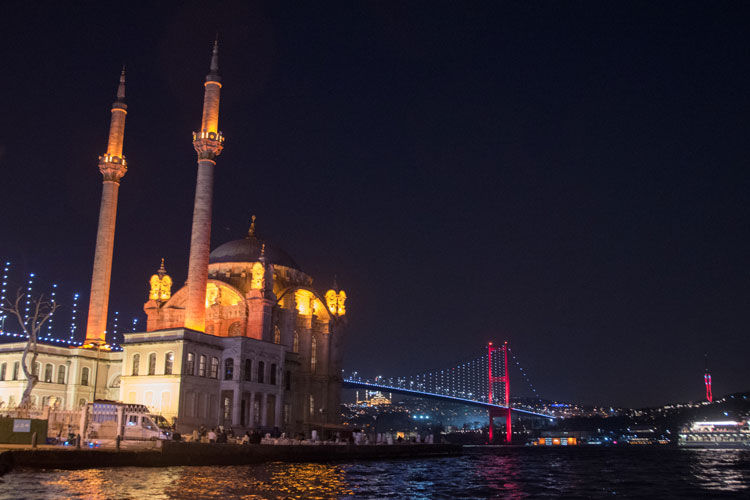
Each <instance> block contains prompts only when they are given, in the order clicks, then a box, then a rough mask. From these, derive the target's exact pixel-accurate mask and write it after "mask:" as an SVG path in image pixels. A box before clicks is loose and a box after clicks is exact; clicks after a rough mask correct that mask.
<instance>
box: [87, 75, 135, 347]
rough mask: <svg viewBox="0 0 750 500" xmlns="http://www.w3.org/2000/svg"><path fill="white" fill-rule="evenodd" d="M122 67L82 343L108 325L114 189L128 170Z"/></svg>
mask: <svg viewBox="0 0 750 500" xmlns="http://www.w3.org/2000/svg"><path fill="white" fill-rule="evenodd" d="M127 109H128V106H127V105H126V104H125V68H124V67H123V68H122V74H121V75H120V85H119V87H118V88H117V100H116V101H115V102H114V103H113V104H112V120H111V121H110V124H109V142H108V143H107V152H106V153H105V154H104V155H102V156H100V157H99V171H100V172H101V173H102V177H103V182H104V184H103V186H102V204H101V207H100V208H99V228H98V229H97V232H96V250H95V252H94V270H93V272H92V273H91V295H90V297H89V315H88V322H87V324H86V342H85V343H84V345H89V346H91V345H101V344H104V343H105V338H104V336H105V330H106V328H107V308H108V306H109V284H110V278H111V276H112V253H113V251H114V243H115V218H116V216H117V192H118V190H119V189H120V179H122V177H123V176H124V175H125V172H127V171H128V167H127V163H126V162H125V156H124V155H123V154H122V142H123V138H124V135H125V115H127V114H128V111H127Z"/></svg>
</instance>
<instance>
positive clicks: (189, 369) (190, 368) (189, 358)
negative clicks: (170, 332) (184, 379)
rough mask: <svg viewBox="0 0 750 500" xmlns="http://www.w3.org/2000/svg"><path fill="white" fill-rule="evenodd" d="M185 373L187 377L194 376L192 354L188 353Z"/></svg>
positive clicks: (193, 357) (193, 358) (193, 356)
mask: <svg viewBox="0 0 750 500" xmlns="http://www.w3.org/2000/svg"><path fill="white" fill-rule="evenodd" d="M185 373H186V374H188V375H195V354H193V353H192V352H189V353H188V356H187V365H186V366H185Z"/></svg>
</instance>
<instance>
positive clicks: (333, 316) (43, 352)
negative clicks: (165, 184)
mask: <svg viewBox="0 0 750 500" xmlns="http://www.w3.org/2000/svg"><path fill="white" fill-rule="evenodd" d="M221 87H222V83H221V77H220V76H219V65H218V43H215V44H214V47H213V54H212V58H211V65H210V72H209V74H208V75H207V76H206V81H205V83H204V100H203V116H202V120H201V129H200V131H199V132H195V133H193V146H194V148H195V151H196V153H197V155H198V176H197V183H196V191H195V205H194V211H193V225H192V234H191V240H190V259H189V266H188V279H187V284H186V285H185V286H184V287H183V288H180V289H179V290H176V291H175V292H174V293H172V279H171V277H170V276H169V275H168V274H167V272H166V269H165V266H164V260H162V263H161V266H160V268H159V270H158V271H157V272H156V274H154V275H153V276H152V277H151V279H150V281H149V284H150V291H149V295H148V301H147V302H146V303H145V305H144V311H145V313H146V316H147V318H148V319H147V327H146V331H145V332H136V333H127V334H125V336H124V337H125V338H124V342H123V344H122V347H123V350H122V351H115V350H111V348H110V347H109V345H108V344H107V343H106V340H105V334H106V332H105V328H106V321H107V311H108V305H109V291H110V276H111V269H112V264H113V262H112V257H113V248H114V233H115V220H116V212H117V195H118V190H119V186H120V180H121V179H122V177H123V176H124V175H125V173H126V172H127V162H126V160H125V156H124V155H123V152H122V151H123V139H124V131H125V118H126V116H127V105H126V104H125V73H124V70H123V73H122V75H121V77H120V84H119V87H118V92H117V100H116V101H115V102H114V104H113V105H112V117H111V123H110V132H109V141H108V144H107V152H106V153H105V154H104V155H102V156H101V157H99V170H100V172H101V173H102V176H103V188H102V201H101V207H100V212H99V226H98V230H97V239H96V250H95V256H94V266H93V272H92V281H91V295H90V303H89V314H88V320H87V328H86V340H85V342H84V345H82V346H80V347H74V348H68V347H60V346H55V345H48V344H39V345H38V352H39V354H38V358H37V362H36V364H35V366H34V367H33V372H34V373H35V374H36V375H37V376H38V377H39V382H38V383H37V385H36V387H35V388H34V391H33V393H32V403H33V404H34V405H35V406H37V407H45V406H50V407H56V408H61V409H68V410H72V409H75V408H78V407H80V406H81V405H84V404H86V403H89V402H92V401H94V400H95V399H96V400H98V399H109V400H116V401H122V402H124V403H134V404H143V405H146V406H147V407H149V408H150V409H151V411H153V412H154V413H158V414H161V415H163V416H165V417H166V418H167V419H169V420H172V419H176V423H177V430H178V431H181V432H186V431H191V430H192V429H194V428H196V427H198V426H200V425H205V426H206V427H214V426H216V425H219V424H223V425H227V426H232V427H233V428H234V429H235V430H242V429H250V428H265V429H271V428H274V427H276V428H278V429H279V430H280V431H282V432H287V433H288V434H291V433H297V432H309V431H310V430H312V429H325V428H336V426H337V424H338V422H339V416H340V411H339V407H340V397H341V396H340V394H341V364H342V354H343V352H342V347H343V337H344V335H345V326H346V320H345V314H346V306H345V301H346V293H345V292H344V291H343V290H339V289H338V286H337V285H336V284H335V283H334V285H333V288H331V289H329V290H327V291H326V292H323V291H322V290H318V289H316V288H315V287H314V286H313V278H312V277H311V276H309V275H308V274H306V273H305V272H304V271H302V270H301V268H300V266H299V265H298V264H297V263H296V262H295V261H294V259H292V258H291V257H290V256H289V255H288V254H287V253H286V252H285V251H284V250H282V249H281V248H278V247H277V246H274V245H273V244H272V243H271V242H268V241H265V240H264V239H262V238H260V237H259V236H258V234H257V233H256V220H255V217H254V216H253V217H252V221H251V224H250V227H249V231H248V233H247V235H245V236H244V237H243V238H240V239H238V240H235V241H230V242H227V243H224V244H222V245H220V246H218V247H216V248H215V249H214V250H213V251H211V250H210V235H211V211H212V204H213V171H214V167H215V165H216V161H217V157H218V156H219V155H220V153H221V151H222V149H223V147H224V137H223V135H222V133H221V132H220V131H219V128H218V123H219V101H220V92H221ZM25 345H26V343H25V342H19V343H12V344H4V345H0V405H1V406H0V408H5V407H13V406H15V405H17V404H18V403H19V402H20V399H21V395H22V393H23V390H24V388H25V386H26V380H25V377H24V375H23V371H22V370H20V369H19V366H20V361H21V355H22V352H23V349H24V346H25Z"/></svg>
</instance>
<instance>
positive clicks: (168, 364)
mask: <svg viewBox="0 0 750 500" xmlns="http://www.w3.org/2000/svg"><path fill="white" fill-rule="evenodd" d="M173 368H174V353H173V352H171V351H170V352H168V353H166V354H165V355H164V375H172V370H173Z"/></svg>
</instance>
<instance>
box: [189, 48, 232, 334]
mask: <svg viewBox="0 0 750 500" xmlns="http://www.w3.org/2000/svg"><path fill="white" fill-rule="evenodd" d="M203 86H204V87H205V91H204V94H203V120H202V122H201V130H200V132H193V147H195V151H196V152H197V153H198V180H197V182H196V184H195V206H194V208H193V230H192V234H191V236H190V262H189V264H188V278H187V289H188V297H187V305H186V310H185V327H186V328H190V329H192V330H198V331H201V332H202V331H205V327H206V284H207V283H208V254H209V253H210V251H211V205H212V202H213V190H214V166H215V165H216V157H217V156H219V154H221V150H222V148H223V145H224V137H223V136H222V135H221V132H219V94H220V92H221V77H220V76H219V40H218V38H217V39H216V41H215V42H214V51H213V56H212V57H211V70H210V72H209V73H208V75H206V83H204V84H203Z"/></svg>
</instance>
